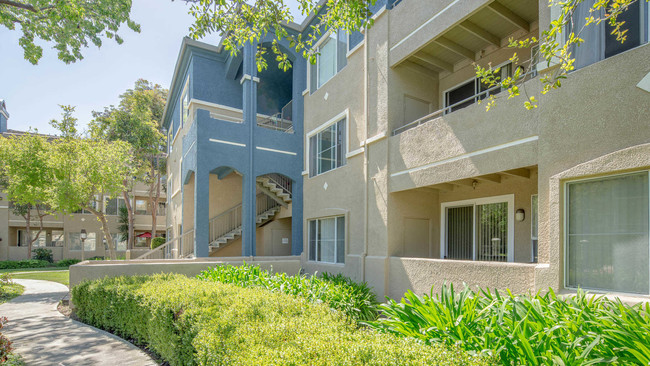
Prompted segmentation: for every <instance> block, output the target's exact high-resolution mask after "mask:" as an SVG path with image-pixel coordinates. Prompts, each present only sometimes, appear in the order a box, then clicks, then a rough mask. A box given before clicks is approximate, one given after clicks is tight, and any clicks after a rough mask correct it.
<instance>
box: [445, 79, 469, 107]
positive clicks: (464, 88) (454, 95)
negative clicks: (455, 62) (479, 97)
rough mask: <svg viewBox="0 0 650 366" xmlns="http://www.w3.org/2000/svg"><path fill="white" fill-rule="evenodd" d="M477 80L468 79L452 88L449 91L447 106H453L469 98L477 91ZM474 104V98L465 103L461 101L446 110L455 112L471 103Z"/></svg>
mask: <svg viewBox="0 0 650 366" xmlns="http://www.w3.org/2000/svg"><path fill="white" fill-rule="evenodd" d="M475 82H476V81H475V80H471V81H468V82H467V83H465V84H463V85H461V86H459V87H457V88H456V89H453V90H450V91H448V92H447V103H446V104H447V106H452V105H454V104H456V103H458V102H460V101H463V100H465V99H467V98H470V97H472V96H473V95H474V93H475V85H474V84H475ZM472 104H474V99H470V100H468V101H466V102H464V103H461V104H459V105H457V106H454V107H452V108H451V109H449V110H447V111H446V112H447V113H449V112H454V111H457V110H459V109H462V108H465V107H467V106H469V105H472Z"/></svg>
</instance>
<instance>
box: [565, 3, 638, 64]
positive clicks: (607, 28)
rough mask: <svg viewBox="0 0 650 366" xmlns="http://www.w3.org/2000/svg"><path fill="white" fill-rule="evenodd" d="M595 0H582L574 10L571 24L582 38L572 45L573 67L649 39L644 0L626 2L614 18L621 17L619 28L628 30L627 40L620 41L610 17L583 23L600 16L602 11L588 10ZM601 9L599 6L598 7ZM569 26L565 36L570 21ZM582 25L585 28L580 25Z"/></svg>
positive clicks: (616, 52) (568, 32)
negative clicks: (621, 24) (600, 20)
mask: <svg viewBox="0 0 650 366" xmlns="http://www.w3.org/2000/svg"><path fill="white" fill-rule="evenodd" d="M593 4H594V0H588V1H584V2H582V3H579V4H578V6H577V7H576V10H575V12H574V14H573V17H574V19H573V26H574V27H575V28H574V29H575V30H576V32H580V30H582V32H581V33H580V38H582V39H584V41H585V42H584V43H582V44H581V45H580V46H578V47H574V48H573V49H572V54H573V56H574V57H575V59H576V61H575V66H576V69H579V68H581V67H584V66H587V65H591V64H593V63H594V62H598V61H600V60H603V59H605V58H607V57H611V56H614V55H617V54H619V53H621V52H624V51H627V50H629V49H632V48H634V47H637V46H639V45H641V44H644V43H646V42H648V30H649V28H650V22H649V21H648V16H649V15H650V9H649V5H648V3H647V2H645V1H637V2H634V3H632V4H630V5H629V7H628V9H627V10H626V11H624V12H623V13H621V14H620V15H619V16H618V18H617V21H618V22H621V21H624V22H625V23H624V24H623V26H622V27H621V29H622V30H627V32H626V33H625V35H626V40H625V42H623V43H621V42H620V41H617V40H616V35H615V34H612V30H613V29H614V27H612V26H611V25H610V24H609V21H604V22H602V23H600V24H590V25H588V26H587V27H584V25H585V22H586V18H588V17H591V16H592V15H593V16H594V17H599V16H602V15H603V14H602V13H598V12H596V13H595V14H594V13H590V12H589V10H590V9H591V8H592V6H593ZM601 11H602V10H601ZM568 27H569V29H568V31H567V32H566V33H567V37H568V35H569V34H570V33H571V31H572V29H571V28H570V27H571V23H569V25H568ZM583 27H584V29H583Z"/></svg>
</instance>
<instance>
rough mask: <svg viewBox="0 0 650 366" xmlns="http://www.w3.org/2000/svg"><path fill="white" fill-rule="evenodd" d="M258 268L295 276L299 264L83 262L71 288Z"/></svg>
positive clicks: (278, 260) (293, 260)
mask: <svg viewBox="0 0 650 366" xmlns="http://www.w3.org/2000/svg"><path fill="white" fill-rule="evenodd" d="M244 261H245V262H246V263H248V264H254V265H259V266H260V267H261V268H262V269H265V270H271V271H274V272H285V273H288V274H298V273H299V272H300V260H299V259H298V257H265V258H263V259H262V258H258V257H233V258H209V259H208V258H201V259H194V260H189V259H178V260H166V261H147V260H132V261H90V262H88V261H86V262H82V263H80V264H76V265H74V266H70V287H74V286H75V285H78V284H79V283H81V282H82V281H86V280H95V279H99V278H104V277H118V276H134V275H149V274H156V273H179V274H183V275H186V276H196V275H198V274H199V273H201V271H204V270H206V269H208V268H210V267H214V266H218V265H225V264H231V265H241V264H242V263H243V262H244Z"/></svg>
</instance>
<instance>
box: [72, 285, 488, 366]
mask: <svg viewBox="0 0 650 366" xmlns="http://www.w3.org/2000/svg"><path fill="white" fill-rule="evenodd" d="M72 301H73V302H74V305H75V309H76V312H77V313H76V314H77V316H78V317H79V318H80V319H81V320H82V321H84V322H86V323H88V324H91V325H94V326H96V327H99V328H103V329H106V330H109V331H112V332H114V333H115V334H117V335H119V336H121V337H123V338H127V339H132V340H133V341H134V342H136V343H138V344H140V345H145V346H146V347H148V348H149V349H150V350H152V351H153V352H155V353H157V354H158V355H159V356H160V357H161V358H162V359H163V360H165V361H166V362H168V363H169V364H170V365H270V364H273V365H303V364H305V365H332V364H337V365H361V364H369V365H429V364H435V365H488V364H489V363H488V362H489V361H493V360H491V359H487V358H485V357H483V356H480V357H475V356H471V355H469V354H467V353H465V352H462V351H460V350H458V349H457V348H453V347H447V346H442V345H435V346H426V345H422V344H420V343H419V342H417V341H415V340H410V339H401V338H399V337H395V336H393V335H389V334H380V333H377V332H371V331H368V330H364V329H357V328H356V327H355V326H354V325H353V324H351V323H349V322H347V321H346V320H345V318H344V317H343V315H342V314H340V313H338V312H333V311H331V310H330V309H329V308H327V307H326V306H325V305H324V304H313V303H310V302H308V301H307V300H305V299H302V298H298V297H293V296H289V295H286V294H282V293H273V292H270V291H267V290H264V289H260V288H241V287H237V286H234V285H229V284H223V283H209V282H206V281H201V280H198V279H191V278H187V277H185V276H182V275H176V274H159V275H154V276H134V277H117V278H104V279H101V280H96V281H92V282H84V283H82V284H80V285H77V286H75V287H74V288H73V289H72Z"/></svg>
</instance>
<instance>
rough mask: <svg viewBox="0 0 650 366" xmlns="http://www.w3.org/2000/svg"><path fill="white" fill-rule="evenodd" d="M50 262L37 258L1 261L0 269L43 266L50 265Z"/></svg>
mask: <svg viewBox="0 0 650 366" xmlns="http://www.w3.org/2000/svg"><path fill="white" fill-rule="evenodd" d="M51 266H52V263H50V262H48V261H43V260H38V259H26V260H22V261H1V262H0V269H20V268H45V267H51Z"/></svg>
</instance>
